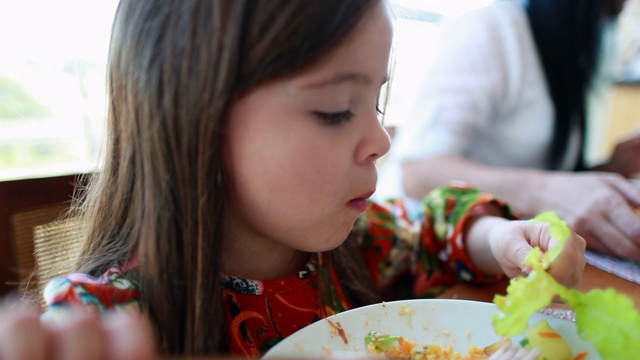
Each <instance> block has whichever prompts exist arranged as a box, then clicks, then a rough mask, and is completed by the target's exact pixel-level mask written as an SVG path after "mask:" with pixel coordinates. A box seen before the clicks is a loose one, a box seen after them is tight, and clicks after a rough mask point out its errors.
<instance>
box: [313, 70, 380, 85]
mask: <svg viewBox="0 0 640 360" xmlns="http://www.w3.org/2000/svg"><path fill="white" fill-rule="evenodd" d="M388 79H389V77H388V76H387V77H385V79H384V81H383V82H382V84H384V83H386V82H387V81H388ZM347 82H353V83H356V84H364V85H369V84H371V83H372V81H371V78H370V77H369V76H367V75H365V74H361V73H355V72H350V73H339V74H336V75H335V76H333V77H331V78H329V79H326V80H320V81H317V82H313V83H310V84H307V85H305V86H303V88H311V89H314V88H321V87H325V86H335V85H340V84H343V83H347Z"/></svg>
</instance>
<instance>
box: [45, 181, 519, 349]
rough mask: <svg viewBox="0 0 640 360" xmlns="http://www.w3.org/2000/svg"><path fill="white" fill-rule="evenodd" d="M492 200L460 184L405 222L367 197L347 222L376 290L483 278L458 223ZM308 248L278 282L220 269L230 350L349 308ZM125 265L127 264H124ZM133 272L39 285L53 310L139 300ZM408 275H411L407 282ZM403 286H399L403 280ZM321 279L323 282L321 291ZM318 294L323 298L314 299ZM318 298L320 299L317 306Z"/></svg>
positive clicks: (431, 287)
mask: <svg viewBox="0 0 640 360" xmlns="http://www.w3.org/2000/svg"><path fill="white" fill-rule="evenodd" d="M489 205H495V206H496V208H497V209H499V210H500V211H501V213H502V215H503V216H504V217H506V218H515V217H516V216H515V215H514V214H513V213H512V212H511V210H510V209H509V207H508V206H507V205H506V204H504V203H503V202H501V201H498V200H496V199H495V198H493V197H492V196H490V195H488V194H484V193H481V192H480V191H478V190H477V189H475V188H471V187H466V186H451V187H444V188H440V189H437V190H435V191H434V192H432V193H431V194H430V195H429V196H428V197H426V198H425V199H424V201H423V212H422V214H421V216H420V217H419V218H417V219H415V220H411V219H410V218H409V216H408V214H407V211H406V209H405V207H404V205H403V202H402V201H401V200H390V201H389V202H385V203H373V202H371V203H370V204H369V206H368V208H367V210H366V211H365V212H364V213H363V214H362V215H361V216H360V217H359V218H358V219H357V221H356V223H355V224H354V227H353V230H352V233H351V235H350V236H351V239H350V241H354V242H355V244H357V246H358V247H359V249H360V253H361V255H362V257H363V260H364V262H365V263H366V264H367V266H368V268H369V270H370V272H371V274H372V277H373V279H374V281H375V283H376V285H377V289H376V290H378V291H379V292H380V294H381V295H382V297H383V298H384V299H385V300H393V299H397V298H398V296H406V294H409V296H410V297H434V296H437V295H438V294H440V293H442V292H443V291H444V290H446V289H447V288H448V287H449V286H451V285H453V284H454V283H455V282H456V281H465V282H474V283H486V282H492V281H496V280H498V279H499V278H500V277H499V276H485V275H483V274H481V273H480V272H479V271H478V270H477V269H476V268H475V267H474V265H473V264H472V263H471V261H470V259H469V256H468V254H467V253H466V251H465V246H464V239H463V229H464V228H465V224H466V222H467V220H468V219H469V214H470V212H471V211H473V212H474V213H477V214H481V213H483V212H484V211H485V210H486V209H487V206H489ZM325 255H326V254H323V253H317V254H310V258H309V261H308V262H307V264H306V266H305V267H304V268H303V269H301V270H300V271H298V272H297V273H296V274H292V275H291V276H289V277H286V278H283V279H278V280H268V281H261V280H249V279H240V278H237V277H233V276H229V275H224V274H223V275H221V276H222V279H223V284H224V291H223V296H224V304H225V313H226V323H227V326H228V327H229V334H230V341H231V344H230V347H231V350H232V352H233V353H234V354H235V355H244V356H259V355H261V354H264V352H266V351H267V350H268V349H269V348H271V347H272V346H273V345H275V344H276V343H277V342H279V341H280V340H282V339H283V338H285V337H287V336H289V335H290V334H292V333H294V332H295V331H297V330H299V329H301V328H303V327H305V326H307V325H309V324H311V323H313V322H315V321H317V320H318V319H321V318H323V317H326V316H330V315H332V314H335V313H338V312H341V311H344V310H347V309H350V308H351V307H352V306H351V304H349V302H348V301H347V299H346V297H345V295H344V293H343V289H342V287H341V286H340V282H339V281H338V278H337V275H336V272H335V269H334V268H333V267H331V266H328V265H327V264H326V263H325V262H324V261H323V260H324V258H325V257H326V256H325ZM130 267H131V266H127V268H130ZM136 277H137V272H136V270H135V266H134V270H130V269H127V271H123V270H122V269H118V268H114V269H112V270H110V271H109V272H108V273H107V274H105V275H103V276H102V277H100V278H98V279H96V278H92V277H90V276H87V275H84V274H73V275H71V276H69V277H68V278H63V279H55V280H52V281H51V282H50V283H49V284H48V285H47V287H46V289H45V300H46V302H47V304H48V306H49V310H48V311H47V312H46V313H45V315H44V316H53V315H55V313H56V311H58V310H60V309H62V308H64V307H66V306H69V304H84V305H85V306H89V307H91V308H92V309H93V310H95V311H99V312H101V311H105V310H106V309H110V308H114V307H115V308H121V307H127V308H132V307H134V306H132V305H135V304H141V302H142V298H141V294H140V293H139V292H138V291H137V290H136V286H135V283H136V282H135V280H132V279H135V278H136ZM407 279H411V281H410V282H407V281H406V280H407ZM407 283H408V284H409V288H408V289H405V288H404V287H406V284H407ZM320 284H326V285H324V286H323V287H322V288H323V291H322V294H321V291H320V290H319V288H320ZM321 296H322V299H321ZM321 304H322V305H321Z"/></svg>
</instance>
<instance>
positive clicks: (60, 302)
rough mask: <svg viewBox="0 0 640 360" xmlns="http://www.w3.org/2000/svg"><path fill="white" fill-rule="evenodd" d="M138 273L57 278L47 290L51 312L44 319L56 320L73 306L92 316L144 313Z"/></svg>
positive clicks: (47, 312) (110, 271)
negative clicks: (136, 277)
mask: <svg viewBox="0 0 640 360" xmlns="http://www.w3.org/2000/svg"><path fill="white" fill-rule="evenodd" d="M135 275H136V271H129V272H127V273H126V276H125V275H124V274H123V271H121V269H120V268H118V267H114V268H111V269H109V271H107V272H106V273H105V274H103V275H102V276H100V277H97V278H96V277H93V276H90V275H87V274H81V273H74V274H71V275H69V276H68V277H60V278H54V279H52V280H51V281H49V282H48V283H47V286H46V287H45V289H44V294H43V295H44V300H45V302H46V304H47V310H46V311H45V312H44V314H43V315H42V317H43V319H52V318H55V317H56V316H58V315H60V314H64V311H65V310H66V309H67V308H68V307H69V306H83V307H84V308H85V309H87V310H88V311H90V312H95V313H104V312H105V311H107V310H125V311H129V312H135V313H140V312H141V310H142V307H141V296H140V292H139V291H138V289H137V286H136V281H135V279H134V278H135Z"/></svg>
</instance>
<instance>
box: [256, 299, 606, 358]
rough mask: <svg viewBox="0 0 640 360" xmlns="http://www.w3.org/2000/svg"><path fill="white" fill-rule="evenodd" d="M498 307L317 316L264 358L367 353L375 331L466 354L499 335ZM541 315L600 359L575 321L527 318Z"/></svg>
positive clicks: (462, 303) (392, 308)
mask: <svg viewBox="0 0 640 360" xmlns="http://www.w3.org/2000/svg"><path fill="white" fill-rule="evenodd" d="M403 309H406V310H409V314H404V315H403V314H401V312H402V311H403ZM405 312H406V311H405ZM496 312H498V308H497V306H495V305H494V304H492V303H485V302H478V301H467V300H447V299H428V300H405V301H393V302H386V303H380V304H374V305H369V306H364V307H361V308H357V309H353V310H349V311H345V312H342V313H339V314H336V315H333V316H331V317H329V318H327V319H324V320H319V321H317V322H315V323H313V324H311V325H309V326H307V327H305V328H303V329H301V330H299V331H297V332H296V333H294V334H292V335H291V336H289V337H287V338H286V339H284V340H282V341H281V342H280V343H278V344H277V345H276V346H274V347H273V348H271V349H270V350H269V351H268V352H267V353H266V354H265V355H264V359H276V358H284V357H298V358H299V357H301V356H303V357H322V356H324V357H326V356H327V355H329V354H331V353H333V352H342V351H356V352H358V353H359V354H361V355H364V354H366V346H365V343H364V338H365V336H366V335H367V334H368V333H369V332H370V331H373V330H375V331H378V332H380V333H383V334H391V335H397V336H403V337H405V338H406V339H408V340H411V341H413V342H416V343H418V344H421V345H427V344H432V343H438V344H440V345H443V346H444V345H452V346H453V347H454V349H455V350H456V351H459V352H461V353H463V354H464V353H467V351H468V350H469V347H470V346H471V345H476V346H478V347H484V346H486V345H489V344H492V343H494V342H496V341H498V340H500V337H499V336H498V335H496V334H495V332H494V331H493V326H492V322H491V319H492V316H493V314H494V313H496ZM541 319H547V321H548V322H549V324H550V325H551V326H552V327H553V328H554V329H555V330H556V331H557V332H559V333H560V334H562V335H563V337H564V338H565V340H566V342H567V343H568V344H569V347H570V348H571V350H572V351H573V353H574V355H576V354H579V353H581V352H584V351H588V352H589V355H588V357H587V358H586V359H590V360H595V359H600V357H599V356H598V354H597V352H596V351H595V348H594V347H593V346H592V345H591V344H590V343H588V342H585V341H583V340H581V339H580V337H579V336H578V334H577V330H576V326H575V324H574V323H573V322H571V321H567V320H561V319H557V318H554V317H551V316H547V315H543V314H539V313H536V314H534V315H533V316H532V318H531V319H530V322H529V323H530V324H531V325H532V324H535V323H536V322H538V321H539V320H541ZM327 320H331V321H333V322H334V323H337V322H340V325H341V326H342V328H343V329H344V332H345V334H346V338H347V341H348V343H346V344H345V342H344V340H343V339H342V337H341V336H340V335H338V334H337V332H336V331H332V327H331V325H330V324H329V322H328V321H327ZM521 338H522V337H518V336H516V337H514V338H513V339H514V340H515V341H519V340H520V339H521ZM354 355H357V354H354Z"/></svg>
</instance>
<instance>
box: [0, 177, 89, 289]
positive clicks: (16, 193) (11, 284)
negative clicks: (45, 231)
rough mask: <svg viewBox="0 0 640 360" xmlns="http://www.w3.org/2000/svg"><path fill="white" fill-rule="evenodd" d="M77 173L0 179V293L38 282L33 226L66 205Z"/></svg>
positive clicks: (51, 217) (56, 214)
mask: <svg viewBox="0 0 640 360" xmlns="http://www.w3.org/2000/svg"><path fill="white" fill-rule="evenodd" d="M79 176H80V175H79V174H74V175H65V176H57V177H50V178H40V179H27V180H14V181H0V296H2V295H5V294H7V293H9V292H11V291H15V290H18V289H19V288H20V287H21V286H23V287H27V286H28V284H30V283H33V285H32V286H35V284H37V282H36V281H35V279H33V276H35V273H34V270H35V260H34V255H33V252H34V239H33V230H34V228H35V227H36V226H38V225H42V224H47V223H50V222H52V221H54V220H56V219H58V218H59V217H60V216H61V215H62V214H63V213H64V212H65V211H66V209H68V208H69V206H70V205H71V200H72V197H73V193H74V188H75V185H76V182H77V180H78V179H79Z"/></svg>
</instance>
